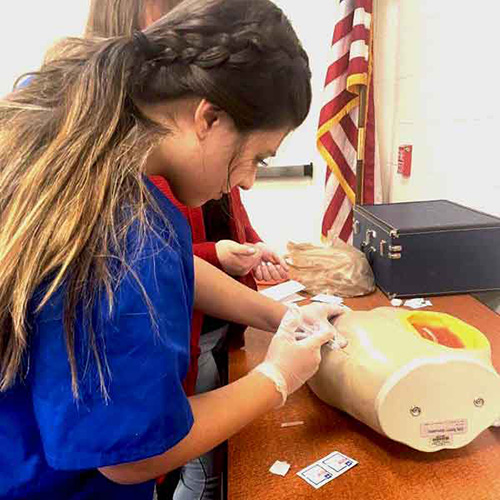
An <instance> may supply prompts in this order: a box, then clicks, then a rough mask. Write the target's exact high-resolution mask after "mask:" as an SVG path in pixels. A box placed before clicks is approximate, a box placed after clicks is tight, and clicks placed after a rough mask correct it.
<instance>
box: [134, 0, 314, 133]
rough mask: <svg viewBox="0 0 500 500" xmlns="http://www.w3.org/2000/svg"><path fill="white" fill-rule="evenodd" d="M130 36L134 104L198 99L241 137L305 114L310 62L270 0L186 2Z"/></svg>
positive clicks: (293, 121)
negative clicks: (221, 114)
mask: <svg viewBox="0 0 500 500" xmlns="http://www.w3.org/2000/svg"><path fill="white" fill-rule="evenodd" d="M133 38H134V45H135V48H136V51H137V53H138V57H139V64H138V70H137V71H134V73H133V75H132V79H131V94H132V96H133V97H134V98H136V99H138V100H141V101H143V102H147V103H156V102H161V101H164V100H169V99H175V98H180V97H184V96H188V95H190V94H191V95H196V96H199V97H204V98H206V99H207V100H209V101H210V102H212V103H213V104H215V105H217V106H219V107H220V108H222V109H223V110H225V111H226V112H227V113H228V114H229V115H230V116H231V117H232V118H233V120H234V122H235V124H236V126H237V127H238V128H239V129H240V130H242V131H244V130H250V129H254V130H255V129H269V128H279V127H281V126H288V127H290V128H296V127H298V126H299V125H300V124H301V123H302V122H303V121H304V119H305V118H306V116H307V113H308V111H309V107H310V104H311V87H310V77H311V73H310V70H309V60H308V57H307V54H306V52H305V51H304V49H303V48H302V45H301V44H300V42H299V40H298V38H297V36H296V34H295V32H294V30H293V28H292V26H291V24H290V22H289V21H288V19H287V18H286V16H285V15H284V14H283V12H282V11H281V10H280V9H279V8H278V7H277V6H276V5H275V4H274V3H272V2H270V1H269V0H185V1H184V2H183V3H182V4H181V5H179V6H178V7H177V8H176V9H175V10H174V11H172V12H171V13H170V14H167V15H166V16H164V17H163V18H161V19H160V20H158V21H157V22H156V23H154V24H153V25H152V26H150V27H149V28H148V29H146V30H145V31H144V32H136V33H135V34H134V37H133Z"/></svg>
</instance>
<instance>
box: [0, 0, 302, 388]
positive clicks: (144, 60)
mask: <svg viewBox="0 0 500 500" xmlns="http://www.w3.org/2000/svg"><path fill="white" fill-rule="evenodd" d="M310 76H311V75H310V70H309V65H308V59H307V55H306V53H305V52H304V50H303V48H302V46H301V44H300V42H299V40H298V39H297V36H296V34H295V32H294V30H293V29H292V27H291V25H290V23H289V21H288V20H287V18H286V17H285V16H284V14H283V13H282V11H281V10H280V9H279V8H278V7H276V5H275V4H273V3H272V2H271V1H269V0H185V1H184V2H183V3H182V4H181V5H180V6H178V7H177V8H175V9H174V10H173V11H172V12H171V13H169V14H167V15H166V16H164V17H163V18H161V19H160V20H158V21H157V22H155V23H154V24H153V25H152V26H150V27H149V28H148V29H146V30H145V31H144V32H135V34H134V35H133V36H132V37H130V36H122V37H116V38H109V39H105V40H103V39H68V40H66V41H64V42H62V45H60V46H59V47H58V50H57V58H55V59H53V58H51V59H50V60H47V61H46V62H45V63H44V65H43V66H42V67H41V69H40V70H39V71H37V72H35V73H32V77H31V80H30V82H29V84H27V85H25V86H24V87H21V88H18V89H16V90H15V91H14V92H12V93H11V94H10V95H8V96H7V97H6V98H4V99H3V100H1V101H0V363H1V366H0V391H5V390H7V389H8V388H9V387H11V386H12V385H13V384H14V383H15V381H16V379H17V378H18V377H19V376H23V374H24V373H25V370H24V368H23V367H24V366H25V362H26V360H27V356H28V345H29V334H30V329H29V325H28V324H27V312H28V310H29V307H30V301H31V300H32V298H33V296H34V294H35V292H36V291H37V290H43V294H42V295H41V297H40V298H39V300H38V299H37V304H38V310H40V309H41V308H42V307H43V306H44V305H45V304H46V303H47V301H48V300H49V299H50V298H51V297H52V296H53V294H54V292H55V291H56V290H58V289H59V288H60V287H64V297H65V298H64V300H65V303H64V328H65V338H66V347H67V352H68V358H69V362H70V367H71V376H72V389H73V393H74V395H75V397H78V377H79V375H81V374H79V369H78V363H77V360H76V359H75V327H74V325H75V318H76V314H77V309H78V308H79V307H83V308H84V311H85V314H86V315H87V316H90V314H91V311H92V310H93V308H94V307H95V305H96V303H97V300H96V298H97V297H98V296H99V294H101V293H105V294H106V296H107V298H108V303H109V304H110V308H112V304H113V293H114V290H116V286H117V284H118V282H119V280H120V279H121V278H120V276H119V275H116V273H115V272H114V269H115V268H114V267H112V263H114V262H118V263H120V266H121V267H122V268H123V269H128V270H130V269H131V264H132V263H131V262H130V259H131V257H130V253H129V249H128V248H127V234H128V230H129V228H130V227H131V226H132V225H133V224H134V225H136V226H137V227H139V234H140V235H142V236H141V237H140V238H139V240H141V239H142V237H143V236H144V235H146V234H148V231H149V230H150V227H149V222H148V221H149V216H148V214H149V213H151V207H152V208H153V209H154V208H155V206H154V201H153V200H152V198H151V197H150V195H149V194H148V190H147V188H146V186H145V183H144V174H145V165H146V161H147V158H148V156H149V154H150V152H151V151H152V149H153V148H154V147H155V146H156V144H157V143H158V141H159V140H160V139H161V138H162V137H163V136H164V135H165V134H168V133H169V131H168V130H166V129H165V128H163V127H160V126H159V125H158V124H156V123H153V122H152V121H150V120H148V119H147V118H145V116H143V115H142V114H141V112H140V110H139V106H138V103H141V102H147V103H158V102H166V101H169V100H173V99H177V98H181V97H186V96H193V97H197V98H205V99H207V100H208V101H210V102H212V103H213V104H215V105H217V106H219V107H220V108H221V109H223V110H225V111H226V112H227V113H228V114H229V115H230V116H231V117H232V119H233V120H234V122H235V124H236V126H237V127H238V129H239V130H240V131H241V132H242V134H244V133H246V132H248V131H253V130H265V129H270V130H271V129H278V128H280V127H285V126H286V127H289V128H295V127H297V126H298V125H300V124H301V123H302V122H303V120H304V119H305V117H306V115H307V113H308V110H309V107H310V102H311V87H310ZM124 207H126V211H127V214H126V217H124V216H123V210H124ZM42 282H43V286H42V287H40V285H41V284H42ZM98 344H99V343H98V341H97V338H96V335H95V333H94V332H93V331H92V329H90V332H89V349H90V351H89V352H90V353H91V354H92V357H93V359H94V360H95V363H96V364H97V367H98V370H99V375H100V380H101V387H102V388H104V386H105V374H106V369H105V366H106V363H105V353H103V352H101V350H100V349H99V348H98Z"/></svg>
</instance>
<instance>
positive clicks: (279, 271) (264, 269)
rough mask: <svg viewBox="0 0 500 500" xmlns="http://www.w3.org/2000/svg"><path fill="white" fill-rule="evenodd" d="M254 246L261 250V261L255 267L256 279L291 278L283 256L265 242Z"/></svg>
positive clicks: (275, 279)
mask: <svg viewBox="0 0 500 500" xmlns="http://www.w3.org/2000/svg"><path fill="white" fill-rule="evenodd" d="M254 246H255V247H256V248H258V249H259V250H260V252H261V259H260V262H259V263H258V264H257V265H256V266H255V267H254V269H253V272H254V275H255V278H256V279H258V280H259V281H273V280H274V281H280V280H282V279H289V277H290V276H289V273H288V271H289V268H288V265H287V263H286V262H285V260H284V259H283V257H281V256H280V255H279V254H278V253H276V252H275V251H274V250H273V249H272V248H271V247H269V246H268V245H266V244H265V243H263V242H260V243H256V244H255V245H254Z"/></svg>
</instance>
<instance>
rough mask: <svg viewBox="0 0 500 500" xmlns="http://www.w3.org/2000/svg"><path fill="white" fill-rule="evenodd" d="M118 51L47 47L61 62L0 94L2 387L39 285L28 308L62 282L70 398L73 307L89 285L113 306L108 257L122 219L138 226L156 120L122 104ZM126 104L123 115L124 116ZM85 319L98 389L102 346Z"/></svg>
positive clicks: (89, 300)
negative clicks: (53, 49)
mask: <svg viewBox="0 0 500 500" xmlns="http://www.w3.org/2000/svg"><path fill="white" fill-rule="evenodd" d="M127 44H128V45H131V44H132V42H131V41H130V40H126V39H123V40H121V41H120V42H119V43H118V45H122V46H126V45H127ZM117 49H118V47H117V44H116V42H114V43H110V42H105V43H104V44H102V45H100V44H98V43H97V42H94V41H85V42H84V41H82V40H69V41H67V42H65V43H64V44H63V46H62V47H61V48H60V49H59V50H58V54H59V56H60V57H63V58H62V59H58V60H53V61H49V62H47V63H46V65H45V66H44V67H43V68H42V70H41V71H40V72H39V73H37V74H35V75H34V76H33V79H32V81H31V82H30V83H29V84H28V85H27V86H25V87H22V88H20V89H18V90H16V91H15V92H13V93H12V94H11V95H10V96H8V97H7V98H5V99H4V100H1V101H0V332H1V333H0V360H1V366H0V390H1V391H4V390H6V389H8V388H9V387H10V386H11V385H12V384H13V383H14V381H15V378H16V375H18V374H19V372H20V370H21V367H22V366H23V361H25V360H24V355H25V354H26V348H27V343H28V328H27V325H26V314H27V311H28V305H29V300H30V299H31V298H32V297H33V294H34V292H35V291H36V290H37V288H38V287H39V285H40V284H41V283H42V282H46V283H47V288H46V290H45V293H44V295H43V297H41V298H40V302H39V304H38V309H40V308H41V307H43V306H44V305H45V304H46V303H47V301H48V300H49V299H50V297H51V296H52V295H53V294H54V292H55V291H56V290H57V289H58V288H59V287H61V286H64V287H65V315H64V324H65V330H66V333H67V336H66V345H67V350H68V355H69V359H70V365H71V373H72V389H73V392H74V394H75V396H76V395H77V393H78V389H77V387H78V385H77V364H76V361H75V355H74V323H75V315H76V305H77V304H78V303H81V304H85V308H86V309H87V311H86V312H87V313H88V312H89V311H90V309H91V308H92V307H93V305H94V302H95V296H96V292H97V291H101V292H102V291H105V292H106V293H107V296H108V303H109V304H110V307H112V303H113V301H112V298H113V290H114V287H115V286H116V284H117V282H118V281H119V279H120V278H119V277H118V276H115V275H113V271H111V270H110V262H112V261H113V260H115V261H117V262H119V263H121V264H122V265H125V266H126V265H127V262H128V261H129V260H130V257H131V256H130V255H125V253H124V249H125V248H126V245H125V238H126V235H127V231H128V229H129V228H130V227H131V225H132V224H138V226H139V228H140V229H139V233H140V234H141V235H142V236H144V234H146V230H147V229H146V226H147V221H146V218H145V207H146V205H147V204H148V203H151V202H152V200H151V199H150V196H149V194H148V192H147V190H146V188H145V185H144V180H143V175H144V165H145V161H146V158H147V156H148V154H149V151H150V150H151V148H152V147H153V145H154V144H155V141H156V140H157V139H158V137H159V134H160V129H159V127H158V126H157V125H155V124H152V123H150V122H148V120H146V119H144V118H142V117H141V114H140V113H139V112H138V110H136V109H135V108H134V107H133V104H132V103H130V102H128V92H127V89H126V82H127V80H126V74H127V72H128V71H129V69H128V68H129V67H130V66H131V65H133V59H134V55H135V52H134V49H133V48H130V49H129V50H128V56H126V57H125V58H123V57H117V54H116V52H117ZM127 107H129V108H130V109H129V111H132V112H128V113H125V112H124V111H125V109H126V108H127ZM163 132H164V131H163ZM123 206H126V207H127V211H128V213H127V216H126V217H124V216H123V213H122V208H123ZM139 240H140V241H138V249H139V247H140V245H141V242H142V237H141V238H139ZM137 251H138V250H137ZM115 267H116V266H115ZM87 326H88V327H89V332H90V337H89V338H90V346H91V349H92V351H93V355H94V358H95V361H96V364H97V368H98V372H99V376H100V378H101V385H102V387H103V388H104V375H105V373H104V372H105V368H104V366H105V364H104V362H103V358H102V353H101V354H99V352H98V349H97V341H96V336H95V333H94V332H93V329H92V325H90V324H89V325H87Z"/></svg>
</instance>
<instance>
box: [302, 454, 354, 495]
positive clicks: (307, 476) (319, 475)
mask: <svg viewBox="0 0 500 500" xmlns="http://www.w3.org/2000/svg"><path fill="white" fill-rule="evenodd" d="M355 465H358V462H356V460H354V459H352V458H349V457H348V456H346V455H343V454H342V453H340V452H338V451H334V452H333V453H330V455H327V456H326V457H325V458H322V459H321V460H318V461H316V462H314V463H313V464H312V465H309V467H306V468H305V469H302V470H301V471H299V472H297V475H298V476H299V477H301V478H302V479H304V481H306V482H308V483H309V484H310V485H311V486H313V487H314V488H316V489H318V488H321V487H322V486H323V485H325V484H326V483H329V482H330V481H333V480H334V479H335V478H336V477H339V476H340V475H342V474H344V472H347V471H348V470H349V469H352V468H353V467H354V466H355Z"/></svg>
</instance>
